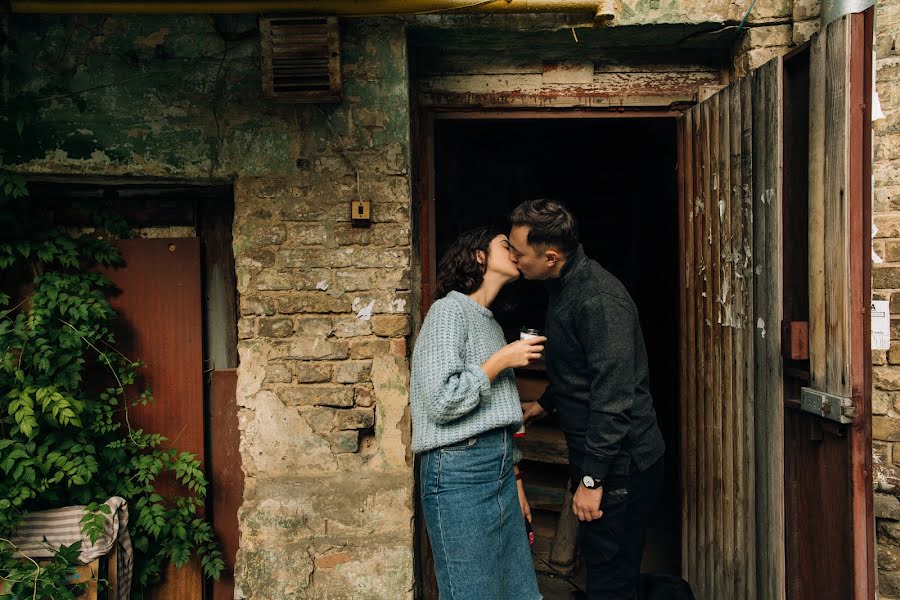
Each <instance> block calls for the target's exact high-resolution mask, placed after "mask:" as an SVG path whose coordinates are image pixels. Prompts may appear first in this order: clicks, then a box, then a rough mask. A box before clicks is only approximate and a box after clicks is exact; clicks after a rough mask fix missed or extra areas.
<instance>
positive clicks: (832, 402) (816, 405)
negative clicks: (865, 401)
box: [800, 387, 853, 424]
mask: <svg viewBox="0 0 900 600" xmlns="http://www.w3.org/2000/svg"><path fill="white" fill-rule="evenodd" d="M800 410H802V411H804V412H808V413H812V414H814V415H819V416H820V417H823V418H825V419H829V420H831V421H836V422H838V423H844V424H846V423H852V422H853V421H852V417H853V403H852V401H851V400H850V398H842V397H841V396H835V395H834V394H829V393H827V392H820V391H818V390H814V389H812V388H807V387H805V388H801V389H800Z"/></svg>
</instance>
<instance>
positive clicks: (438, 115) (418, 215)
mask: <svg viewBox="0 0 900 600" xmlns="http://www.w3.org/2000/svg"><path fill="white" fill-rule="evenodd" d="M681 115H682V111H681V110H674V109H667V108H660V109H652V110H648V109H643V108H622V109H618V110H610V109H608V108H597V109H565V108H548V109H521V108H499V109H489V110H488V109H482V108H476V107H471V108H465V107H464V108H436V107H431V106H420V105H417V106H416V107H415V110H414V113H413V116H412V131H413V134H412V138H413V140H414V154H413V160H414V162H415V166H414V172H415V173H416V181H415V182H414V184H413V199H414V200H415V202H416V204H417V206H414V208H413V215H414V216H415V227H414V228H413V235H414V236H418V237H419V241H418V248H419V252H418V265H419V269H420V275H421V276H420V280H419V286H418V287H419V293H420V302H419V306H418V308H419V310H420V312H419V319H418V321H419V322H418V323H415V324H414V325H415V327H414V332H415V331H416V330H417V329H418V326H419V325H420V324H421V322H422V321H423V320H424V318H425V315H426V314H427V313H428V308H429V307H430V305H431V296H432V291H433V290H434V288H435V280H436V277H435V268H436V266H437V256H436V254H437V249H436V247H435V239H436V235H435V202H434V201H435V168H434V142H435V140H434V124H435V122H436V121H451V120H457V121H483V120H546V119H591V120H595V119H648V118H656V119H673V120H674V119H677V118H678V117H680V116H681ZM414 281H415V279H414ZM413 285H414V286H415V283H414V284H413ZM679 335H680V333H679ZM415 464H416V468H415V469H414V470H415V473H416V477H415V479H416V483H415V489H416V492H415V497H416V498H418V497H419V493H418V485H419V478H418V458H416V463H415ZM679 485H683V482H681V481H680V479H679ZM414 513H415V517H414V521H413V522H414V529H415V531H414V534H413V537H414V556H415V558H414V570H415V572H416V595H415V596H416V598H423V599H427V600H431V599H432V598H437V588H436V587H435V584H434V581H433V574H432V570H431V569H430V568H428V567H427V566H426V565H423V564H422V559H421V558H422V553H423V551H422V548H423V547H424V545H425V544H427V536H426V535H425V531H424V521H423V520H422V518H421V515H420V514H419V502H418V500H416V502H415V509H414Z"/></svg>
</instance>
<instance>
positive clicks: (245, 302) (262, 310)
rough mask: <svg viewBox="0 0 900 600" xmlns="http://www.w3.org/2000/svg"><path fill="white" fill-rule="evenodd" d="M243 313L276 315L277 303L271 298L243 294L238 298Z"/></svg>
mask: <svg viewBox="0 0 900 600" xmlns="http://www.w3.org/2000/svg"><path fill="white" fill-rule="evenodd" d="M238 304H239V305H240V307H241V314H242V315H274V314H275V303H274V302H272V299H271V298H260V297H259V296H241V297H240V298H239V300H238Z"/></svg>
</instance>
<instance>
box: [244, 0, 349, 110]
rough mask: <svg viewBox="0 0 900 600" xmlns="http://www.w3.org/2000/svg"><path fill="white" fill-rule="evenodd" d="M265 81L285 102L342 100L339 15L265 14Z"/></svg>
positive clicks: (266, 89) (272, 93) (262, 25)
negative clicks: (298, 15)
mask: <svg viewBox="0 0 900 600" xmlns="http://www.w3.org/2000/svg"><path fill="white" fill-rule="evenodd" d="M259 32H260V37H261V56H262V83H263V92H264V93H265V95H266V96H268V97H270V98H273V99H275V100H281V101H285V102H340V100H341V48H340V31H339V29H338V20H337V17H297V16H277V17H261V18H260V20H259Z"/></svg>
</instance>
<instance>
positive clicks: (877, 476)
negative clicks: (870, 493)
mask: <svg viewBox="0 0 900 600" xmlns="http://www.w3.org/2000/svg"><path fill="white" fill-rule="evenodd" d="M872 479H873V480H874V481H875V489H876V490H878V491H879V492H885V493H888V494H897V493H900V466H897V465H895V464H893V463H891V464H884V463H877V464H873V465H872Z"/></svg>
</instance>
